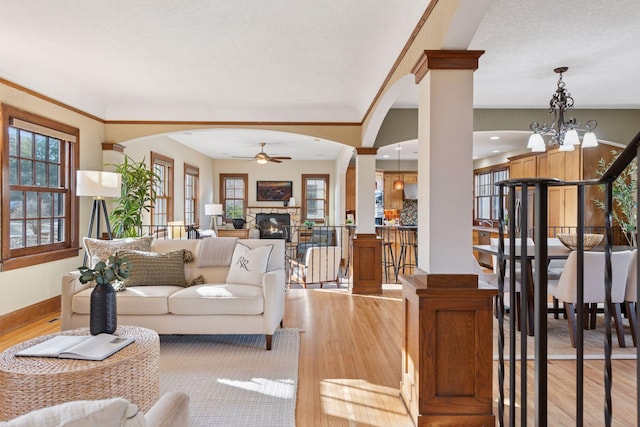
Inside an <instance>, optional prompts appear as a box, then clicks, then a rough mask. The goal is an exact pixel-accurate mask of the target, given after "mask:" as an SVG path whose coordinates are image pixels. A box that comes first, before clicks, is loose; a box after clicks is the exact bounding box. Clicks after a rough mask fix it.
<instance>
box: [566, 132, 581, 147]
mask: <svg viewBox="0 0 640 427" xmlns="http://www.w3.org/2000/svg"><path fill="white" fill-rule="evenodd" d="M563 145H580V138H578V131H577V130H575V129H571V130H568V131H567V133H566V134H565V135H564V143H563Z"/></svg>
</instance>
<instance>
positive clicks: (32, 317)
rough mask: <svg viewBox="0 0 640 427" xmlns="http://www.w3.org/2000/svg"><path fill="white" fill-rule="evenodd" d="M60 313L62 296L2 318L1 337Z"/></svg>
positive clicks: (0, 320)
mask: <svg viewBox="0 0 640 427" xmlns="http://www.w3.org/2000/svg"><path fill="white" fill-rule="evenodd" d="M59 311H60V295H58V296H55V297H53V298H49V299H46V300H44V301H40V302H38V303H36V304H33V305H30V306H28V307H24V308H21V309H19V310H16V311H12V312H11V313H7V314H4V315H2V316H0V335H4V334H6V333H8V332H11V331H14V330H16V329H18V328H21V327H23V326H26V325H28V324H29V323H33V322H34V321H36V320H38V319H42V318H43V317H46V316H48V315H50V314H52V313H56V312H59Z"/></svg>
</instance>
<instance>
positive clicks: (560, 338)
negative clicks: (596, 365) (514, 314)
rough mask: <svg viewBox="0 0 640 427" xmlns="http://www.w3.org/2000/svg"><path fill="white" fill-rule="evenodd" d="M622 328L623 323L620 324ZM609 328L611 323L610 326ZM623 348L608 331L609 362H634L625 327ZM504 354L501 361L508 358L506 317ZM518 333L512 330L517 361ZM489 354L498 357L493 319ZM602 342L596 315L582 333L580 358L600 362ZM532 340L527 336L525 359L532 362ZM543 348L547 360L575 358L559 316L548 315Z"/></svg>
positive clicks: (601, 320)
mask: <svg viewBox="0 0 640 427" xmlns="http://www.w3.org/2000/svg"><path fill="white" fill-rule="evenodd" d="M623 323H624V324H625V325H626V324H627V323H626V320H625V321H623ZM612 328H613V323H612ZM624 332H625V344H626V347H624V348H622V347H620V346H619V345H618V339H617V337H616V334H615V330H613V331H612V334H613V335H612V347H611V348H612V358H613V359H635V358H636V348H635V347H634V346H633V341H632V339H631V331H630V329H629V327H628V326H625V328H624ZM504 335H505V344H504V354H505V359H507V358H508V357H509V356H508V355H509V318H508V317H505V322H504ZM520 336H521V334H520V332H518V331H516V354H517V357H518V359H519V358H520V345H521V344H520ZM493 337H494V339H493V342H494V344H493V355H494V360H497V357H498V321H497V320H495V319H494V323H493ZM604 339H605V327H604V316H602V315H599V316H598V318H597V323H596V329H588V330H585V331H584V358H585V359H591V360H602V359H604ZM534 345H535V344H534V337H532V336H529V337H527V358H528V359H532V358H533V354H534V348H535V347H534ZM547 346H548V351H547V353H548V358H549V360H571V359H575V358H576V349H575V348H573V347H571V341H570V337H569V326H568V323H567V320H565V319H563V318H562V316H560V319H554V318H553V316H552V315H549V317H548V318H547Z"/></svg>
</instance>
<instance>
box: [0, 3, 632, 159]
mask: <svg viewBox="0 0 640 427" xmlns="http://www.w3.org/2000/svg"><path fill="white" fill-rule="evenodd" d="M440 1H449V0H440ZM474 1H475V0H460V4H461V5H462V6H461V7H465V3H466V7H471V6H475V5H476V4H475V3H471V2H474ZM428 4H429V1H428V0H395V1H393V2H389V1H385V0H348V1H344V0H326V1H323V2H317V1H310V0H296V1H292V0H272V1H268V2H266V1H263V2H260V1H255V0H237V1H230V2H221V1H211V0H174V1H168V0H163V1H157V0H156V1H154V0H136V1H133V2H132V1H126V0H112V1H108V2H107V1H103V0H82V1H81V0H56V1H49V0H21V1H10V0H7V1H3V2H2V9H1V10H2V13H0V38H1V40H3V42H2V43H0V58H2V60H1V61H0V77H1V78H4V79H7V80H9V81H11V82H14V83H17V84H20V85H22V86H25V87H27V88H29V89H31V90H34V91H36V92H40V93H42V94H44V95H47V96H49V97H52V98H54V99H56V100H59V101H61V102H63V103H66V104H68V105H71V106H73V107H75V108H78V109H80V110H83V111H86V112H88V113H90V114H93V115H96V116H98V117H101V118H104V119H106V120H159V121H162V120H187V121H285V122H296V121H319V122H333V121H335V122H359V121H361V120H362V118H363V116H364V113H365V111H366V110H367V108H368V107H369V105H370V104H371V101H372V100H373V98H374V96H375V94H376V92H377V91H378V89H379V88H380V85H381V84H382V82H383V80H384V78H385V76H386V75H387V73H388V71H389V69H390V67H391V66H392V64H393V62H394V61H395V59H396V58H397V56H398V54H399V52H400V50H401V49H402V47H403V46H404V44H405V42H406V41H407V39H408V37H409V35H410V34H411V31H412V30H413V29H414V27H415V25H416V23H417V22H418V20H419V18H420V16H421V15H422V14H423V12H424V11H425V10H426V8H427V6H428ZM638 16H640V1H638V0H615V1H609V2H603V1H601V0H565V1H563V2H557V1H554V0H536V1H535V2H526V1H521V0H494V1H493V2H492V3H491V5H490V6H489V9H488V11H487V13H486V15H485V16H484V18H483V20H482V22H481V24H480V27H479V29H478V31H477V33H476V34H475V36H474V38H473V41H472V42H471V45H470V46H469V48H470V49H482V50H485V51H486V53H485V54H484V55H483V56H482V57H481V58H480V68H479V69H478V70H477V71H476V72H475V75H474V79H475V81H474V100H475V106H476V107H479V108H486V107H506V108H519V107H533V108H545V106H546V105H547V103H548V100H549V98H550V96H551V94H552V93H553V91H554V90H555V84H556V80H557V76H556V75H555V74H554V73H553V71H552V70H553V68H555V67H557V66H560V65H566V66H568V67H569V72H568V73H566V75H565V82H566V83H567V87H568V88H569V90H570V92H571V93H572V94H573V95H574V98H575V102H576V108H596V107H598V108H600V107H603V108H640V78H638V77H637V76H638V70H639V69H640V67H639V66H640V64H639V62H640V44H638V43H637V40H640V25H637V19H638ZM416 92H417V91H416V88H415V87H414V88H412V90H409V91H407V92H405V93H404V94H402V95H401V97H400V98H399V99H398V101H397V103H396V107H410V108H415V107H416V106H417V95H416ZM216 135H218V134H216V133H213V132H198V133H197V136H200V137H202V138H203V140H202V141H196V140H195V139H196V138H195V137H194V135H190V136H184V135H182V136H181V135H177V136H174V138H175V139H182V140H184V141H186V142H184V143H185V144H192V146H194V147H195V146H198V145H199V146H201V147H203V148H202V149H203V150H204V151H205V152H206V153H207V154H208V155H211V156H213V157H216V156H219V154H218V153H221V152H223V151H224V152H227V151H226V150H221V149H220V148H219V147H218V146H217V145H216ZM503 136H504V137H505V138H503V140H504V139H506V135H503ZM237 139H238V144H236V145H237V146H238V147H240V146H246V150H247V151H251V150H253V148H252V146H253V145H254V144H255V147H258V145H257V144H258V142H259V141H260V140H265V141H267V142H269V141H270V139H271V141H273V143H274V144H275V143H277V142H279V143H282V144H285V143H286V144H290V146H286V145H282V144H281V147H280V148H281V149H282V150H285V151H288V152H289V155H292V156H293V157H296V156H297V155H299V153H298V151H302V152H305V153H307V154H309V153H308V150H306V146H305V145H304V144H296V143H295V142H296V141H298V140H300V139H299V138H298V139H296V138H295V137H293V138H289V137H286V138H285V137H284V136H283V135H268V134H264V135H262V136H260V135H256V134H255V133H245V134H244V135H241V136H237ZM287 140H290V141H289V142H287ZM204 141H206V144H205V143H204ZM272 147H273V145H272ZM273 150H274V151H276V147H273ZM256 151H257V150H256ZM267 151H268V152H269V150H268V149H267ZM338 151H339V147H336V148H335V149H334V150H328V151H326V152H327V153H337V152H338ZM240 155H242V154H240ZM332 155H333V154H332ZM335 155H337V154H335ZM309 156H311V154H309V155H307V157H309Z"/></svg>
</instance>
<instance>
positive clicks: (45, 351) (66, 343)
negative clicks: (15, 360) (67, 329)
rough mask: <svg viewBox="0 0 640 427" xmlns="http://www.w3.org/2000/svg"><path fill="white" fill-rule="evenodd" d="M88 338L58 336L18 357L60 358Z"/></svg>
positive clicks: (21, 352) (32, 347) (18, 354)
mask: <svg viewBox="0 0 640 427" xmlns="http://www.w3.org/2000/svg"><path fill="white" fill-rule="evenodd" d="M90 338H91V337H88V336H73V335H58V336H55V337H53V338H50V339H48V340H46V341H44V342H41V343H40V344H36V345H34V346H31V347H28V348H25V349H24V350H21V351H19V352H18V353H16V356H34V357H58V355H59V354H60V353H61V352H63V351H64V350H66V349H68V348H70V347H73V346H75V345H77V344H80V343H82V342H83V341H85V340H87V339H90Z"/></svg>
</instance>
